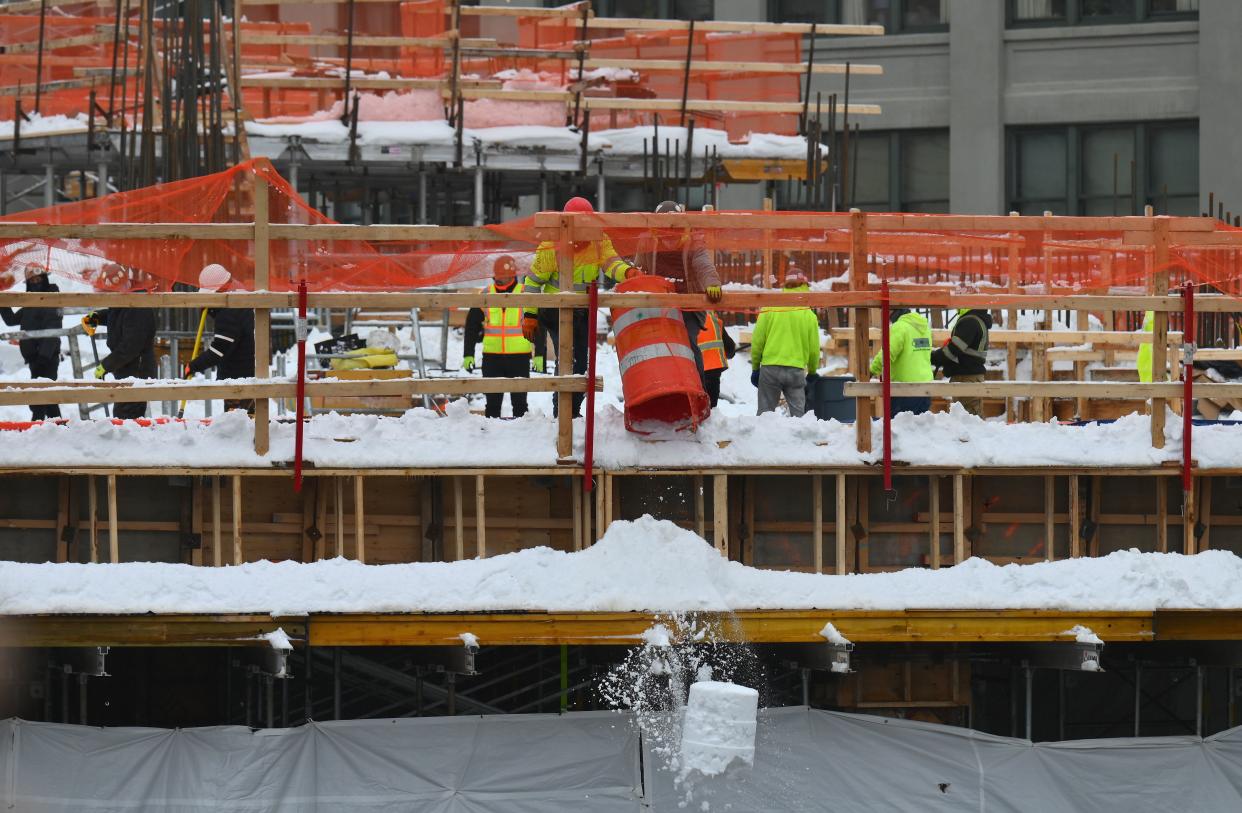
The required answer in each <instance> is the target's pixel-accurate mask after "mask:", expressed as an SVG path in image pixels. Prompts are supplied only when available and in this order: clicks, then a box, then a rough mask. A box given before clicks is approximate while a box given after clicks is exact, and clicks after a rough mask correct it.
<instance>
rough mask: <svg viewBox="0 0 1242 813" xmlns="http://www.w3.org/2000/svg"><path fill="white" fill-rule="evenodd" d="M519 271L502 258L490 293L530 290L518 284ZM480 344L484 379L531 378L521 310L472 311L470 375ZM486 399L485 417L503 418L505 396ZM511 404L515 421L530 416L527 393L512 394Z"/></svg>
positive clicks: (497, 394)
mask: <svg viewBox="0 0 1242 813" xmlns="http://www.w3.org/2000/svg"><path fill="white" fill-rule="evenodd" d="M517 270H518V269H517V263H516V262H514V261H513V258H512V257H510V256H508V255H505V256H503V257H498V258H497V259H496V261H495V262H494V263H493V264H492V284H491V285H489V286H488V288H487V292H488V293H490V294H496V293H501V294H520V293H522V291H523V290H525V287H526V286H525V284H524V283H521V282H518V279H517ZM480 340H482V342H483V377H484V378H529V377H530V370H531V350H532V344H531V342H530V340H529V339H527V338H526V337H525V336H524V335H522V309H521V308H519V307H512V308H487V309H486V310H484V309H483V308H471V309H470V312H469V313H468V314H466V344H465V351H466V354H467V355H466V356H465V358H463V359H462V360H461V366H462V369H464V370H466V371H467V372H469V371H471V370H473V369H474V347H475V345H476V344H478V343H479V341H480ZM484 398H485V399H486V400H487V407H486V409H485V411H484V414H485V415H487V417H489V418H499V417H500V408H501V406H502V405H503V403H504V398H505V396H504V393H501V392H489V393H487V394H486V395H484ZM509 404H510V406H511V407H512V408H513V417H515V418H520V417H522V416H523V415H525V414H526V393H524V392H511V393H509Z"/></svg>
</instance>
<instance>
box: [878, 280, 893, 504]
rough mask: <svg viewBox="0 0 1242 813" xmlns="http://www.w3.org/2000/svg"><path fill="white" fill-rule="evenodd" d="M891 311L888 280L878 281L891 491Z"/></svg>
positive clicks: (886, 463)
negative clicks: (889, 350) (889, 344)
mask: <svg viewBox="0 0 1242 813" xmlns="http://www.w3.org/2000/svg"><path fill="white" fill-rule="evenodd" d="M891 310H892V307H891V303H890V302H889V298H888V280H881V281H880V358H881V359H883V363H884V369H883V375H884V377H883V378H882V379H881V381H880V388H881V390H882V391H883V398H882V399H881V401H882V405H883V409H884V414H883V415H882V416H881V420H882V421H883V426H884V490H885V491H892V490H893V389H892V385H893V379H892V365H891V363H890V362H891V361H892V359H891V356H890V354H889V352H888V335H889V323H888V317H889V312H890V311H891Z"/></svg>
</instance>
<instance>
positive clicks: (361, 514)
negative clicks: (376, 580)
mask: <svg viewBox="0 0 1242 813" xmlns="http://www.w3.org/2000/svg"><path fill="white" fill-rule="evenodd" d="M363 494H364V490H363V476H362V475H361V474H359V475H357V476H355V477H354V548H355V558H357V560H358V561H359V562H362V563H363V564H366V561H367V534H366V525H365V517H366V514H365V510H364V501H365V497H364V496H363Z"/></svg>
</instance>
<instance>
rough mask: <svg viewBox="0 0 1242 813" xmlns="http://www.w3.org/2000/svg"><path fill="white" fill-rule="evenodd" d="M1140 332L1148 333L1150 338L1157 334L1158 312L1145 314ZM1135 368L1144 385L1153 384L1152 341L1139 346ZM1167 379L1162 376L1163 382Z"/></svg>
mask: <svg viewBox="0 0 1242 813" xmlns="http://www.w3.org/2000/svg"><path fill="white" fill-rule="evenodd" d="M1139 330H1140V331H1142V332H1143V333H1146V334H1147V335H1149V336H1151V335H1154V334H1155V331H1156V312H1155V311H1147V312H1145V313H1144V314H1143V326H1142V327H1141V328H1139ZM1134 366H1135V367H1136V368H1138V377H1139V381H1142V382H1143V383H1144V384H1150V383H1151V382H1152V379H1153V378H1154V377H1155V376H1153V375H1152V363H1151V342H1150V341H1146V342H1143V343H1142V344H1140V345H1139V346H1138V358H1136V359H1135V360H1134ZM1165 377H1166V376H1161V380H1164V378H1165Z"/></svg>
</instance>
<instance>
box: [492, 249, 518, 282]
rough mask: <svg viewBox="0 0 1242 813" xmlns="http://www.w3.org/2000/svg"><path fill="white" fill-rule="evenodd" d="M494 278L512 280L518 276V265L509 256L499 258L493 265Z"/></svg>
mask: <svg viewBox="0 0 1242 813" xmlns="http://www.w3.org/2000/svg"><path fill="white" fill-rule="evenodd" d="M492 276H493V277H495V278H497V279H511V278H513V277H516V276H517V263H515V262H514V261H513V258H512V257H510V256H509V255H508V254H505V255H504V256H502V257H497V258H496V261H495V262H494V263H492Z"/></svg>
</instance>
